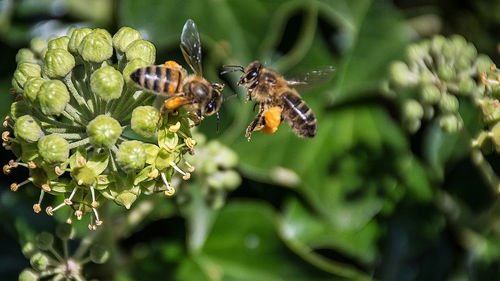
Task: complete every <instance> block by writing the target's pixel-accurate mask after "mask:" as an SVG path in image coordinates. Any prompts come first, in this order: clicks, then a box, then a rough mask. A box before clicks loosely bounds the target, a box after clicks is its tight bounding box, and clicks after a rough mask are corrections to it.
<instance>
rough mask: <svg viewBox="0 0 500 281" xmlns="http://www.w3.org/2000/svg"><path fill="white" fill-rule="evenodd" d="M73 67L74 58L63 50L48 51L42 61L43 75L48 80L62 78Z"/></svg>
mask: <svg viewBox="0 0 500 281" xmlns="http://www.w3.org/2000/svg"><path fill="white" fill-rule="evenodd" d="M73 67H75V58H74V57H73V55H71V54H70V53H69V52H68V51H67V50H65V49H60V48H57V49H50V50H48V51H47V53H45V57H44V59H43V67H42V70H43V73H45V75H47V76H48V77H50V78H57V77H64V76H66V75H67V74H68V73H69V72H70V71H71V70H72V69H73Z"/></svg>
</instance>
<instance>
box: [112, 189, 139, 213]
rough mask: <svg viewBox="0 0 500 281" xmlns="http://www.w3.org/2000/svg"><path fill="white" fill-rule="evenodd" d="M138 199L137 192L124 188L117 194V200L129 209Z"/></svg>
mask: <svg viewBox="0 0 500 281" xmlns="http://www.w3.org/2000/svg"><path fill="white" fill-rule="evenodd" d="M135 200H137V194H135V193H133V192H132V191H128V190H124V191H122V192H120V194H118V196H116V199H115V202H116V203H117V204H120V205H122V206H124V207H125V208H127V209H130V207H131V206H132V204H133V203H134V202H135Z"/></svg>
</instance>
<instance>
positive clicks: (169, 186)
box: [161, 173, 175, 196]
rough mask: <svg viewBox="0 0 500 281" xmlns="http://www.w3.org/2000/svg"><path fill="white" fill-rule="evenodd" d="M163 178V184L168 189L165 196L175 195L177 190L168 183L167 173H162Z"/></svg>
mask: <svg viewBox="0 0 500 281" xmlns="http://www.w3.org/2000/svg"><path fill="white" fill-rule="evenodd" d="M161 178H162V179H163V182H164V183H165V186H166V187H167V190H165V195H166V196H172V195H174V193H175V188H174V187H173V186H171V185H170V184H169V183H168V180H167V176H165V173H161Z"/></svg>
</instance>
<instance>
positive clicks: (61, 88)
mask: <svg viewBox="0 0 500 281" xmlns="http://www.w3.org/2000/svg"><path fill="white" fill-rule="evenodd" d="M37 98H38V101H39V102H40V108H41V109H42V112H43V113H44V114H47V115H59V114H61V112H63V111H64V108H65V107H66V105H67V104H68V103H69V99H70V96H69V92H68V89H67V88H66V85H64V83H63V82H61V81H59V80H50V81H46V82H44V83H43V84H42V86H41V87H40V91H39V92H38V97H37Z"/></svg>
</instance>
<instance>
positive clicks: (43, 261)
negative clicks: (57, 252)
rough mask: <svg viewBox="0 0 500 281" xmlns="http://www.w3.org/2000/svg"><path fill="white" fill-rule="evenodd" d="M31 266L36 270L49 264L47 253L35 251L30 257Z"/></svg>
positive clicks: (40, 269) (42, 269) (45, 267)
mask: <svg viewBox="0 0 500 281" xmlns="http://www.w3.org/2000/svg"><path fill="white" fill-rule="evenodd" d="M30 264H31V267H33V268H34V269H36V270H38V271H44V270H45V269H47V266H49V258H48V257H47V255H45V254H43V253H41V252H37V253H35V254H34V255H33V256H32V257H31V259H30Z"/></svg>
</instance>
